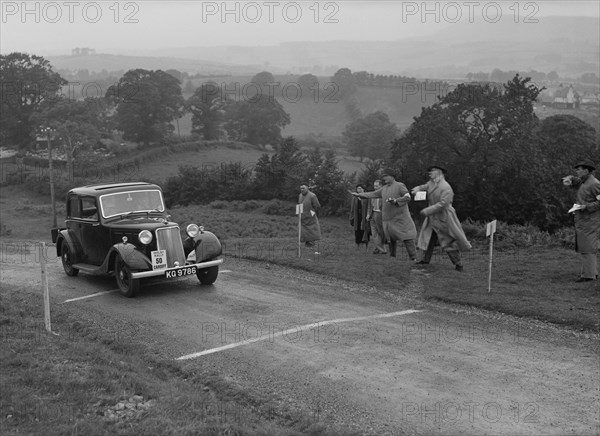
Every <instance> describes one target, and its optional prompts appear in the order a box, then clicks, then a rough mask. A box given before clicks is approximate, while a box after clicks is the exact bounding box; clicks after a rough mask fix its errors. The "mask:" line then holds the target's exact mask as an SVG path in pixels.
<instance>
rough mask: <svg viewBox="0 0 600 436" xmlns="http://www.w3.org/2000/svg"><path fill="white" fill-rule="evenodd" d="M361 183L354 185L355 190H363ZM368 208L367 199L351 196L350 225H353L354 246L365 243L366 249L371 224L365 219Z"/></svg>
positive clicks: (367, 247)
mask: <svg viewBox="0 0 600 436" xmlns="http://www.w3.org/2000/svg"><path fill="white" fill-rule="evenodd" d="M364 191H365V189H364V188H363V186H362V185H356V192H364ZM368 208H369V200H367V199H361V198H358V197H352V203H351V204H350V225H351V226H352V227H354V242H355V243H356V248H359V247H360V244H365V247H366V249H369V239H370V236H371V226H370V225H369V222H368V221H367V213H368Z"/></svg>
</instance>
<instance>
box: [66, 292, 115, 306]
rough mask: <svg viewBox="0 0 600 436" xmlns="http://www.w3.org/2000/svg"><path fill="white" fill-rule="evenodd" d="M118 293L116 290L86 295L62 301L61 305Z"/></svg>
mask: <svg viewBox="0 0 600 436" xmlns="http://www.w3.org/2000/svg"><path fill="white" fill-rule="evenodd" d="M118 291H119V290H118V289H113V290H112V291H104V292H97V293H95V294H91V295H86V296H84V297H77V298H71V299H70V300H65V301H63V302H62V303H61V304H64V303H70V302H71V301H79V300H85V299H87V298H93V297H97V296H99V295H104V294H112V293H113V292H118Z"/></svg>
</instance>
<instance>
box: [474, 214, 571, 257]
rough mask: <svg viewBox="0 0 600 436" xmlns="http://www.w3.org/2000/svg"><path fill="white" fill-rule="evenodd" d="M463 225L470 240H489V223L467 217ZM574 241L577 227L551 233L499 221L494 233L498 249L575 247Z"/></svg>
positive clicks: (528, 226) (532, 226)
mask: <svg viewBox="0 0 600 436" xmlns="http://www.w3.org/2000/svg"><path fill="white" fill-rule="evenodd" d="M462 226H463V230H464V231H465V235H467V239H469V240H470V241H487V237H486V235H485V233H486V227H487V223H482V222H480V221H472V220H470V219H467V220H465V221H464V222H463V223H462ZM574 241H575V229H574V228H572V227H565V228H562V229H560V230H558V231H556V232H555V233H553V234H550V233H548V232H546V231H543V230H540V229H538V228H537V227H535V226H534V225H531V224H526V225H518V224H507V223H505V222H502V221H498V222H497V224H496V233H495V234H494V248H495V249H498V250H503V249H515V248H528V247H535V246H546V247H548V246H550V247H565V248H574V246H575V242H574Z"/></svg>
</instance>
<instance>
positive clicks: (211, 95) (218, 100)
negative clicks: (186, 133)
mask: <svg viewBox="0 0 600 436" xmlns="http://www.w3.org/2000/svg"><path fill="white" fill-rule="evenodd" d="M228 103H230V100H229V99H228V98H227V95H223V92H222V89H221V87H220V86H219V85H218V84H217V83H215V82H207V83H204V84H203V85H202V86H200V87H199V88H197V89H196V91H195V92H194V94H193V95H192V96H191V97H190V98H188V99H187V101H186V105H185V106H186V108H187V110H188V111H190V112H191V113H192V132H193V133H198V134H200V135H202V137H203V138H204V139H206V140H212V139H219V137H220V130H221V124H222V123H223V120H224V119H225V109H226V107H227V104H228Z"/></svg>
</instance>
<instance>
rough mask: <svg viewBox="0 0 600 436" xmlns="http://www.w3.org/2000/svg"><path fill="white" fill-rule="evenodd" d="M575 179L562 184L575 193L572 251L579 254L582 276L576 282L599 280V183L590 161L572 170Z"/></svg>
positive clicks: (564, 179) (569, 178) (572, 178)
mask: <svg viewBox="0 0 600 436" xmlns="http://www.w3.org/2000/svg"><path fill="white" fill-rule="evenodd" d="M573 168H574V169H575V174H576V175H575V176H567V177H565V178H563V184H564V185H566V186H571V187H573V188H576V189H577V196H576V200H575V204H576V205H577V207H576V208H574V209H571V210H573V213H574V214H575V250H576V251H577V252H578V253H580V254H581V274H580V276H579V278H578V279H577V280H576V282H589V281H592V280H597V279H598V257H597V253H598V250H600V181H598V179H597V178H596V177H594V176H593V174H592V172H593V171H594V170H595V169H596V167H595V165H594V163H593V162H592V161H591V160H582V161H580V162H578V163H577V164H575V165H574V166H573Z"/></svg>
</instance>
